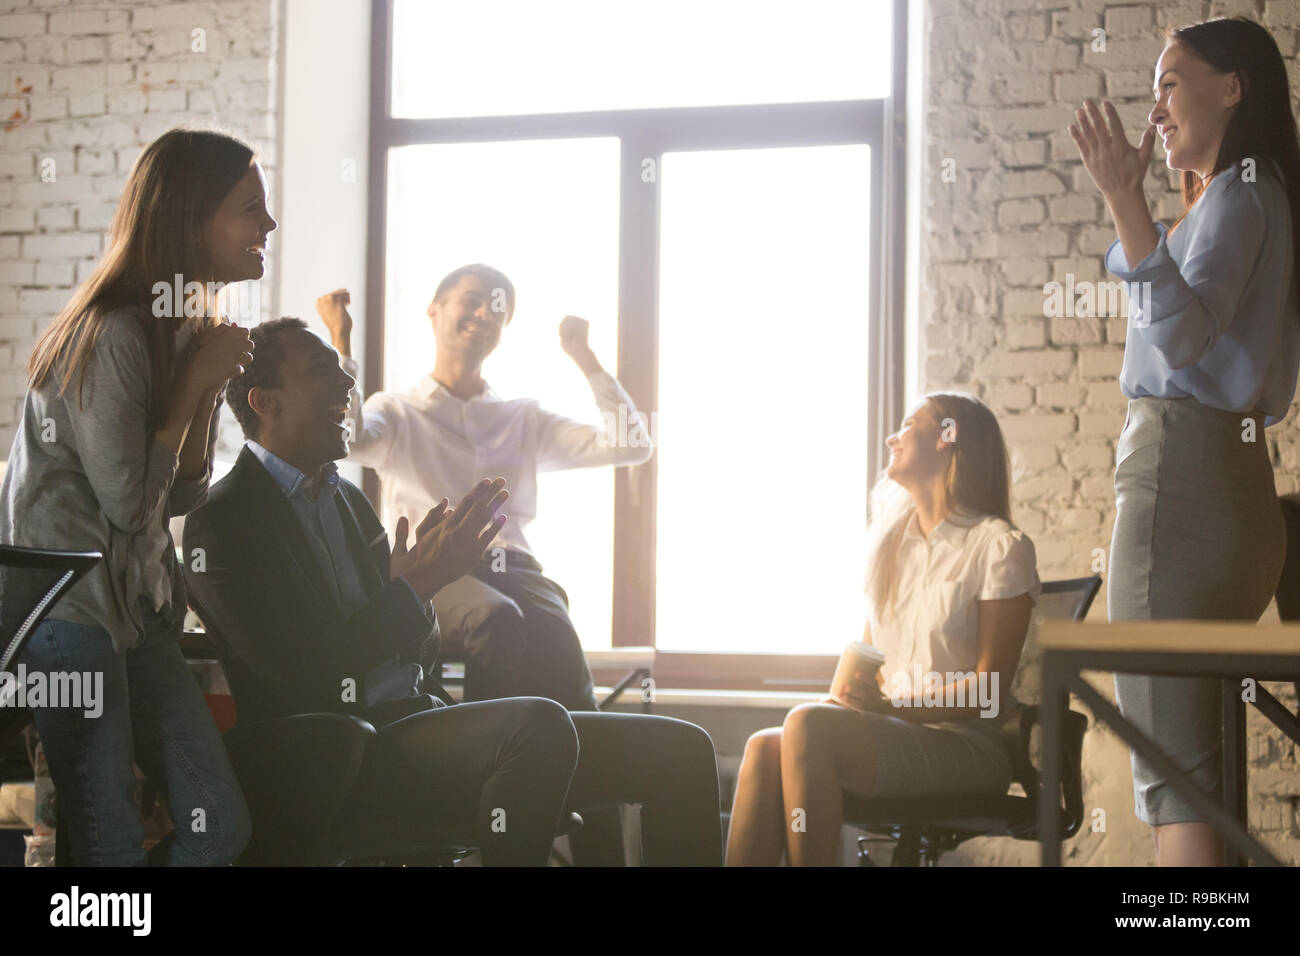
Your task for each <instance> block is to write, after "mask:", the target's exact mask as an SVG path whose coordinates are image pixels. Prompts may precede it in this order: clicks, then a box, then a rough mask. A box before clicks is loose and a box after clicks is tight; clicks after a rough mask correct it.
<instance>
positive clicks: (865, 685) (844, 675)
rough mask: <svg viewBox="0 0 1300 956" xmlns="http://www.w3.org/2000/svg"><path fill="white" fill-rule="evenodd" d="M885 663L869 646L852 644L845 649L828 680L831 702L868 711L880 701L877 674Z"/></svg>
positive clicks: (878, 652)
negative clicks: (831, 676) (832, 675)
mask: <svg viewBox="0 0 1300 956" xmlns="http://www.w3.org/2000/svg"><path fill="white" fill-rule="evenodd" d="M884 663H885V655H884V654H882V653H880V651H878V650H877V649H876V648H874V647H872V646H871V645H870V644H864V643H863V642H862V641H854V642H853V643H851V644H850V645H849V646H848V647H846V648H844V653H843V654H841V655H840V662H839V664H837V665H836V666H835V676H834V677H833V678H831V693H830V696H831V699H832V700H834V701H836V702H837V703H840V704H843V705H844V706H845V707H852V708H853V709H854V710H869V709H870V704H871V702H872V701H877V700H879V699H880V696H881V694H880V685H879V684H878V683H876V673H877V672H878V671H879V670H880V668H881V665H883V664H884Z"/></svg>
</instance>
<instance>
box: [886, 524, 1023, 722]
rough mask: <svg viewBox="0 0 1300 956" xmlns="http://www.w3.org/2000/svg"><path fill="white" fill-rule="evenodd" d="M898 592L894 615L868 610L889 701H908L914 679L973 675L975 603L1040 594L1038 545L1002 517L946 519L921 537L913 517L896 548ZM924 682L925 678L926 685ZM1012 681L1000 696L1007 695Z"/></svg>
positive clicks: (976, 627) (919, 689) (914, 689)
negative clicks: (883, 656)
mask: <svg viewBox="0 0 1300 956" xmlns="http://www.w3.org/2000/svg"><path fill="white" fill-rule="evenodd" d="M897 561H898V563H897V565H896V574H897V577H896V581H897V583H898V590H897V593H896V596H895V599H894V608H893V610H892V611H886V612H885V614H884V615H883V619H882V616H881V615H880V614H878V613H877V610H876V609H875V608H874V607H872V608H871V609H870V611H869V615H870V617H869V620H870V626H871V643H872V644H873V645H875V647H876V648H877V649H879V650H880V651H881V652H882V653H883V654H884V655H885V663H884V665H883V666H882V667H881V674H882V676H883V677H884V679H885V686H884V694H885V696H887V697H890V698H893V699H895V700H898V699H899V698H907V699H908V700H911V699H912V698H913V696H914V695H915V694H921V693H922V691H923V690H924V687H923V686H917V675H918V674H919V675H925V674H927V673H932V672H933V673H937V674H942V675H945V676H944V678H943V681H942V682H943V683H944V684H946V683H948V682H949V681H948V678H947V676H946V675H947V674H949V673H968V672H971V671H974V670H975V664H976V662H977V655H978V642H979V608H978V606H977V605H976V603H975V602H976V601H997V600H1001V599H1003V598H1013V597H1018V596H1019V595H1021V594H1028V595H1030V597H1032V598H1033V599H1034V600H1035V602H1036V601H1037V600H1038V596H1039V594H1041V593H1042V590H1043V589H1042V584H1041V583H1040V582H1039V580H1038V570H1037V558H1036V555H1035V553H1034V543H1033V542H1032V541H1031V540H1030V539H1029V537H1028V536H1027V535H1025V533H1024V532H1022V531H1020V530H1018V529H1016V528H1013V527H1012V526H1011V525H1010V524H1008V523H1007V522H1006V521H1003V520H1002V519H1001V518H997V517H993V516H992V515H987V516H984V517H982V518H971V517H965V516H962V515H955V514H949V516H948V517H947V518H945V519H944V520H943V521H941V522H939V524H938V525H937V526H936V527H935V528H934V529H933V530H932V531H931V532H930V535H929V537H928V538H927V537H924V536H922V534H921V531H920V526H919V522H918V521H917V516H916V513H915V512H913V514H912V517H911V520H910V521H909V522H908V525H907V527H906V529H905V530H904V532H903V535H902V538H901V540H900V541H899V546H898V557H897ZM922 679H924V678H922ZM1010 687H1011V685H1010V681H1006V682H1005V684H1004V685H1003V686H1001V687H1000V688H999V689H1000V690H1001V691H1003V692H1007V691H1009V690H1010Z"/></svg>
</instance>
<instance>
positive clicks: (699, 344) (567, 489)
mask: <svg viewBox="0 0 1300 956" xmlns="http://www.w3.org/2000/svg"><path fill="white" fill-rule="evenodd" d="M905 9H906V3H905V0H874V2H873V0H807V2H805V3H801V4H798V5H797V6H792V5H790V4H788V3H780V2H769V0H712V2H705V3H700V2H698V0H695V2H687V0H662V2H658V3H654V4H635V3H610V2H608V0H547V2H546V3H536V2H532V0H477V2H475V3H464V4H452V3H444V2H429V0H376V5H375V20H374V29H375V43H374V45H373V49H374V50H375V53H376V58H375V63H374V70H373V89H372V103H373V104H374V105H375V107H376V111H375V114H374V115H373V116H372V120H371V140H372V141H371V152H370V156H371V163H370V168H371V169H372V171H373V172H372V175H373V176H374V177H375V179H374V181H373V182H372V184H371V193H370V195H371V197H372V204H371V215H372V217H374V218H376V219H377V221H372V223H371V227H370V236H369V246H370V262H369V268H368V274H369V283H368V287H369V291H370V301H371V303H372V304H371V306H370V308H369V310H368V311H369V314H368V317H367V327H366V343H367V349H366V355H367V366H366V369H365V373H366V387H367V390H370V391H373V390H374V389H375V388H379V387H384V388H407V387H410V385H412V384H414V383H415V382H416V381H417V380H418V379H419V378H420V377H421V376H423V375H425V374H426V373H427V372H428V371H429V369H430V367H431V365H432V355H433V352H432V349H433V346H432V341H431V333H430V330H429V324H428V319H427V318H426V317H425V308H426V306H427V305H428V302H429V299H430V297H431V296H432V294H433V289H434V286H435V285H436V283H437V281H438V278H439V277H440V276H441V275H443V274H444V273H446V272H447V271H449V270H450V269H452V268H454V267H456V266H458V265H461V264H464V263H468V262H474V261H484V262H488V263H491V264H493V265H495V266H497V267H498V268H500V269H502V270H503V271H504V272H505V273H506V274H507V275H509V276H510V277H511V278H512V280H513V281H514V283H515V285H516V287H517V289H518V293H519V306H518V311H517V313H516V316H515V319H514V321H513V322H512V323H511V325H510V326H509V327H508V328H507V329H506V331H505V335H504V337H503V341H502V345H501V346H500V349H499V352H498V354H496V355H494V356H493V357H492V358H491V359H489V361H488V363H487V365H485V369H484V375H485V377H486V378H487V379H488V381H489V382H490V383H491V385H492V386H493V388H494V389H496V390H497V391H498V392H500V393H501V394H502V395H504V396H507V397H524V396H528V397H532V398H536V399H537V400H538V401H539V402H541V403H542V404H543V405H544V406H545V407H547V408H550V409H552V410H554V411H557V412H560V413H562V414H565V415H568V416H570V417H573V418H578V419H585V420H588V421H591V422H593V423H595V422H597V421H598V417H597V410H596V408H595V406H594V403H593V401H592V396H591V392H590V390H589V388H588V387H587V383H586V382H585V380H584V379H583V377H582V375H581V374H580V373H579V372H578V370H577V369H576V368H575V367H574V366H573V364H572V362H571V361H570V360H569V359H568V358H567V357H566V356H565V355H564V354H563V353H562V352H561V350H560V348H559V344H558V340H557V334H556V328H557V326H558V323H559V321H560V319H561V318H562V317H563V316H564V315H565V314H575V315H580V316H582V317H584V318H587V319H589V320H590V321H591V327H592V344H593V346H594V347H595V349H596V351H597V353H598V355H599V357H600V359H601V361H602V362H603V363H604V364H605V366H606V368H607V369H608V370H609V371H611V372H614V373H615V374H616V375H617V376H618V378H619V379H620V381H621V382H622V383H623V385H624V387H625V388H626V389H627V391H628V392H629V394H630V395H631V396H632V398H633V400H634V401H635V402H636V403H637V405H638V406H639V407H640V408H641V409H643V410H644V411H647V412H652V413H654V419H653V422H654V437H655V439H656V441H657V447H656V451H655V456H654V458H652V459H651V461H650V462H649V463H647V464H645V465H642V466H638V467H636V468H631V469H619V470H617V471H616V470H613V469H609V468H603V469H593V470H587V471H576V472H559V473H552V474H547V475H543V476H541V483H540V486H539V488H540V494H539V501H538V506H539V517H538V519H537V521H536V522H535V523H534V524H533V525H532V526H531V527H530V528H529V529H528V535H529V539H530V543H531V544H532V545H533V546H534V548H535V550H536V552H537V555H538V557H539V558H540V560H541V561H542V563H543V564H544V565H545V566H546V568H547V570H548V572H549V573H550V574H551V576H552V577H554V578H555V579H556V580H557V581H559V582H560V584H562V585H563V586H564V588H565V589H566V590H567V591H568V593H569V595H570V599H571V611H572V615H573V618H574V621H575V624H577V626H578V631H579V634H580V635H581V636H582V639H583V644H584V646H585V647H586V648H587V649H588V650H597V649H600V648H610V647H614V648H618V647H621V646H641V645H652V646H653V647H654V648H655V649H656V652H657V654H658V655H659V656H658V657H657V658H656V659H657V661H658V662H659V663H657V664H656V666H657V667H659V666H660V664H662V665H663V670H662V671H661V672H662V673H673V674H677V675H683V674H688V675H689V676H690V679H698V683H697V684H695V685H694V686H714V687H722V686H751V684H750V683H745V682H752V686H775V685H777V684H781V683H782V681H784V684H782V686H794V685H796V684H798V683H799V682H800V681H801V680H803V679H804V678H805V677H806V676H807V675H808V674H810V673H812V672H813V671H815V670H816V669H817V668H820V667H821V666H822V664H821V663H820V662H821V661H823V659H824V657H825V656H827V655H834V654H837V653H838V651H839V650H840V649H841V648H842V647H843V646H844V644H845V643H846V642H847V641H849V640H852V639H854V638H855V637H857V636H858V635H860V633H861V628H862V621H863V610H864V609H863V598H862V581H863V572H864V566H863V557H864V556H863V538H864V529H865V524H866V502H867V488H868V485H869V484H870V482H871V480H872V478H873V477H874V474H875V472H876V470H878V469H879V468H880V467H881V466H882V465H883V462H884V458H885V456H884V449H883V443H884V439H885V436H886V434H887V433H888V431H889V430H890V428H891V427H893V426H896V424H897V421H896V420H897V418H898V416H899V415H900V414H901V401H902V395H901V387H902V374H901V368H897V367H898V366H900V365H901V341H902V335H901V329H902V314H901V312H902V310H901V308H899V307H898V306H897V304H896V301H895V299H896V293H890V291H889V290H890V289H892V288H895V287H896V286H897V283H898V280H899V276H901V264H900V263H901V260H900V259H899V257H898V255H897V250H899V249H900V248H901V246H902V226H901V223H902V216H901V198H900V197H901V195H902V192H903V190H902V185H901V182H896V181H891V179H890V177H891V176H897V175H898V172H897V171H898V170H899V169H900V168H901V162H902V143H903V136H902V132H903V126H902V123H901V121H900V120H899V118H898V117H897V116H896V115H895V113H894V112H893V111H892V108H891V103H892V102H893V100H891V97H894V98H897V97H898V96H899V91H900V89H901V76H902V71H901V69H900V68H899V56H900V54H901V50H902V49H903V43H902V37H903V35H904V30H903V26H902V20H901V19H900V18H899V15H900V14H901V13H902V12H903V11H905ZM891 170H894V172H891ZM891 295H893V296H894V297H895V298H891ZM795 658H799V660H798V661H795ZM692 662H694V663H692ZM792 662H793V663H792ZM801 662H802V663H801ZM692 668H695V670H696V671H697V672H698V673H691V672H692ZM801 668H802V670H800V669H801ZM657 673H660V671H657ZM818 673H820V671H818ZM728 675H730V676H728ZM736 675H743V676H736ZM801 675H802V676H801ZM817 679H818V680H820V679H821V678H817ZM728 681H730V683H728Z"/></svg>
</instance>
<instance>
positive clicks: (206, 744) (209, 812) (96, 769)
mask: <svg viewBox="0 0 1300 956" xmlns="http://www.w3.org/2000/svg"><path fill="white" fill-rule="evenodd" d="M142 609H143V611H144V636H143V637H142V638H141V639H140V642H139V644H137V645H136V646H135V647H134V648H132V649H131V650H129V651H127V652H125V653H123V654H119V653H117V652H116V651H115V650H114V648H113V642H112V640H111V639H110V638H109V635H108V632H107V631H105V630H104V629H103V628H100V627H94V626H91V625H85V624H73V623H71V622H68V621H57V620H49V619H47V620H46V621H45V622H44V623H42V624H41V626H40V627H39V628H37V630H36V632H35V634H33V635H32V638H31V640H30V642H29V643H28V645H27V648H26V650H25V651H24V652H23V657H22V660H23V663H24V664H26V666H27V672H28V674H29V675H30V674H31V672H32V671H37V670H39V671H43V672H45V673H47V674H50V673H54V672H64V673H67V672H74V671H75V672H83V673H85V672H89V673H96V672H98V673H102V674H103V701H102V713H100V714H99V716H98V717H87V716H86V712H85V709H84V708H76V707H61V708H56V707H34V708H32V718H33V721H34V722H35V724H36V730H37V731H38V732H39V733H40V735H41V743H42V744H43V745H44V747H45V754H46V759H47V760H48V761H49V766H50V775H51V777H53V779H54V787H55V791H56V792H57V794H58V801H59V804H58V806H59V810H58V813H59V818H58V826H59V828H60V829H64V828H66V830H67V836H68V838H69V841H70V842H69V846H70V848H71V851H72V859H73V862H74V863H75V864H76V865H77V866H140V865H145V864H149V865H156V866H224V865H226V864H229V863H233V862H234V861H235V859H236V858H237V857H238V856H239V854H240V853H241V852H242V851H243V848H244V846H245V844H246V843H247V842H248V840H249V838H250V836H251V835H252V824H251V822H250V820H249V816H248V808H247V806H246V805H245V803H244V796H243V794H242V793H241V792H240V789H239V784H238V782H237V781H236V779H235V771H234V769H233V768H232V767H231V765H230V759H229V758H228V757H227V756H226V749H225V746H224V744H223V743H222V741H221V735H220V733H218V731H217V727H216V724H214V723H213V722H212V716H211V714H210V713H209V712H208V707H207V704H206V703H205V701H204V699H203V694H202V693H201V692H200V691H199V688H198V685H197V683H196V682H195V680H194V678H193V677H192V676H191V674H190V670H189V666H188V665H187V664H186V662H185V658H184V657H183V656H182V655H181V651H180V647H179V646H178V644H177V642H176V638H177V636H178V635H179V633H180V622H179V621H178V620H177V619H176V618H175V617H174V616H172V614H171V612H170V610H165V611H164V614H162V615H160V614H158V613H156V612H154V610H153V609H152V608H151V607H147V606H145V605H144V603H143V602H142ZM29 679H30V678H29ZM137 763H138V764H139V765H140V769H141V770H143V771H144V774H145V777H146V778H147V779H148V780H149V782H150V783H152V784H153V785H154V787H155V788H156V789H157V790H158V792H159V794H160V795H161V796H162V797H163V799H164V800H165V801H166V803H167V810H168V812H169V813H170V815H171V818H172V820H173V822H174V824H175V828H174V829H173V830H172V832H171V833H169V834H168V835H167V837H166V838H165V839H163V840H162V841H161V842H159V843H158V844H157V845H156V846H154V847H153V849H151V850H150V851H149V852H148V854H146V853H145V851H144V848H143V846H142V844H143V840H144V825H143V821H142V820H141V819H140V811H139V809H138V808H137V806H136V802H135V769H134V765H135V764H137Z"/></svg>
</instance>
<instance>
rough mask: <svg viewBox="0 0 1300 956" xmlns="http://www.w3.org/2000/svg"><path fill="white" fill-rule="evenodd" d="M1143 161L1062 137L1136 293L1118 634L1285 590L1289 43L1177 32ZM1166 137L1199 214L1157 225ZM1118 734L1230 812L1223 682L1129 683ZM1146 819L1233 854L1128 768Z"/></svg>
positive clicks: (1107, 120)
mask: <svg viewBox="0 0 1300 956" xmlns="http://www.w3.org/2000/svg"><path fill="white" fill-rule="evenodd" d="M1153 94H1154V96H1155V106H1154V108H1153V109H1152V110H1151V113H1150V116H1149V117H1148V118H1149V120H1150V123H1151V126H1149V127H1148V128H1147V129H1146V131H1145V132H1144V133H1143V135H1142V139H1141V142H1140V144H1139V145H1138V147H1137V148H1134V147H1132V146H1130V145H1129V143H1128V139H1127V137H1126V136H1125V133H1124V128H1123V125H1122V123H1121V122H1120V119H1119V116H1118V114H1117V113H1116V111H1115V108H1114V107H1113V106H1112V105H1111V104H1109V103H1106V104H1105V113H1104V114H1103V112H1102V110H1101V109H1100V108H1099V107H1098V106H1097V104H1096V103H1094V102H1092V101H1087V102H1085V108H1084V109H1081V110H1079V111H1078V113H1077V114H1076V119H1077V125H1071V126H1070V127H1069V132H1070V135H1071V136H1072V137H1073V139H1074V142H1075V145H1076V146H1077V147H1078V149H1079V154H1080V156H1081V157H1082V159H1083V164H1084V167H1085V168H1086V169H1087V170H1088V173H1089V174H1090V175H1091V176H1092V179H1093V181H1094V182H1095V183H1096V184H1097V187H1098V188H1099V189H1100V190H1101V193H1102V195H1103V197H1104V198H1105V200H1106V204H1107V206H1108V207H1109V209H1110V213H1111V217H1112V219H1113V220H1114V222H1115V230H1116V232H1117V233H1118V234H1119V238H1118V239H1117V240H1116V241H1115V243H1114V244H1112V245H1111V247H1110V250H1109V251H1108V253H1107V255H1106V266H1107V268H1108V269H1109V270H1110V271H1111V272H1112V273H1114V274H1115V275H1117V276H1119V277H1120V278H1122V279H1125V280H1127V281H1128V282H1130V283H1136V284H1137V285H1130V288H1133V289H1135V290H1137V294H1136V301H1135V302H1133V303H1131V304H1130V309H1129V325H1128V336H1127V340H1126V343H1125V346H1124V368H1123V371H1122V372H1121V374H1120V387H1121V388H1122V389H1123V392H1124V394H1125V395H1126V396H1128V398H1129V405H1128V417H1127V419H1126V420H1125V423H1124V430H1123V432H1122V433H1121V434H1120V437H1119V441H1118V443H1117V446H1116V469H1115V506H1116V515H1115V529H1114V535H1113V538H1112V541H1111V554H1110V573H1109V575H1108V579H1107V595H1108V598H1107V599H1108V604H1109V611H1110V619H1111V620H1112V621H1131V620H1156V619H1162V618H1163V619H1171V618H1172V619H1209V620H1214V619H1218V620H1244V621H1255V620H1258V619H1259V616H1260V615H1261V614H1262V613H1263V612H1264V609H1265V608H1266V607H1267V606H1268V603H1269V600H1270V599H1271V597H1272V595H1273V592H1274V589H1275V588H1276V587H1277V583H1278V579H1279V577H1280V575H1281V570H1282V560H1283V557H1284V554H1285V550H1286V531H1285V526H1284V525H1283V521H1282V514H1281V509H1280V507H1279V505H1278V500H1277V493H1276V490H1275V487H1274V484H1273V466H1272V463H1271V462H1270V461H1269V454H1268V444H1267V441H1266V440H1265V437H1264V428H1265V427H1266V426H1269V425H1275V424H1277V423H1278V422H1280V421H1281V420H1282V419H1283V418H1284V417H1285V415H1286V413H1287V409H1288V407H1289V406H1290V404H1291V399H1292V397H1293V396H1294V394H1295V386H1296V373H1297V367H1298V366H1300V326H1298V325H1297V323H1298V322H1300V314H1298V311H1297V292H1296V281H1297V276H1298V275H1300V263H1298V262H1297V249H1296V245H1295V241H1294V235H1295V232H1296V224H1297V222H1300V139H1298V138H1297V134H1296V121H1295V117H1294V115H1293V113H1292V109H1291V91H1290V87H1289V84H1288V82H1287V73H1286V68H1285V66H1284V65H1283V62H1282V56H1281V54H1280V53H1279V52H1278V48H1277V44H1276V43H1275V42H1274V40H1273V38H1272V36H1270V35H1269V33H1268V31H1267V30H1265V29H1264V28H1263V27H1261V26H1260V25H1259V24H1257V23H1254V22H1253V21H1251V20H1248V19H1246V18H1244V17H1236V18H1233V19H1218V20H1209V21H1206V22H1204V23H1197V24H1195V25H1192V26H1188V27H1184V28H1182V29H1179V30H1172V31H1170V33H1169V35H1168V42H1167V43H1166V45H1165V48H1164V50H1163V51H1162V53H1161V54H1160V59H1159V60H1158V61H1157V63H1156V67H1155V85H1154V88H1153ZM1157 132H1158V133H1159V134H1160V135H1161V137H1162V138H1163V141H1164V148H1165V152H1166V153H1167V159H1166V163H1167V165H1168V166H1169V168H1170V169H1176V170H1181V171H1182V173H1183V176H1182V185H1183V199H1184V203H1185V206H1186V212H1185V213H1184V214H1183V216H1182V218H1181V219H1180V220H1179V221H1178V222H1177V223H1176V224H1175V226H1174V228H1173V229H1172V230H1168V231H1166V229H1165V227H1164V226H1163V225H1162V224H1159V223H1155V222H1153V221H1152V219H1151V214H1150V212H1149V210H1148V208H1147V202H1146V196H1145V194H1144V192H1143V187H1142V181H1143V178H1144V177H1145V175H1146V172H1147V166H1148V164H1149V161H1150V158H1151V151H1152V148H1153V147H1154V145H1155V136H1156V134H1157ZM1115 692H1116V698H1117V700H1118V702H1119V707H1120V710H1121V712H1122V713H1123V714H1124V716H1125V717H1126V718H1127V719H1129V720H1130V721H1132V722H1133V723H1134V724H1135V725H1136V726H1137V727H1138V728H1139V729H1140V730H1142V731H1143V733H1144V734H1146V736H1148V737H1149V738H1151V739H1152V740H1153V741H1154V742H1155V743H1156V744H1157V745H1158V746H1160V747H1161V748H1162V749H1163V750H1165V751H1166V752H1167V753H1169V754H1170V756H1171V757H1172V758H1173V759H1174V762H1175V764H1176V765H1177V766H1178V767H1179V769H1181V770H1182V771H1184V772H1185V773H1187V774H1189V775H1190V776H1191V777H1192V778H1193V779H1194V780H1195V781H1196V783H1197V784H1198V785H1199V786H1200V787H1201V788H1202V789H1203V790H1205V791H1206V792H1207V793H1208V794H1209V795H1210V796H1211V797H1212V798H1214V799H1216V800H1222V794H1223V780H1222V762H1221V761H1222V755H1221V751H1222V708H1221V702H1220V697H1219V682H1218V681H1216V680H1212V679H1189V678H1174V677H1156V676H1148V675H1132V674H1125V675H1117V676H1116V678H1115ZM1132 765H1133V792H1134V800H1135V804H1136V812H1137V815H1138V817H1139V818H1140V819H1142V820H1143V821H1144V822H1146V823H1149V824H1151V825H1152V826H1153V827H1154V828H1155V842H1156V857H1157V860H1158V862H1159V863H1160V865H1162V866H1167V865H1174V866H1178V865H1183V866H1197V865H1200V866H1217V865H1221V864H1222V863H1223V842H1222V838H1221V837H1220V836H1219V835H1218V834H1217V833H1216V832H1215V831H1214V830H1213V828H1212V827H1211V826H1210V825H1209V824H1208V823H1206V822H1205V821H1203V820H1202V819H1200V815H1199V814H1198V813H1197V812H1196V810H1195V809H1194V808H1193V807H1192V805H1191V804H1190V803H1189V802H1188V801H1187V800H1186V799H1185V798H1184V797H1183V796H1182V795H1181V794H1180V793H1178V792H1177V791H1176V790H1175V789H1174V788H1173V786H1172V784H1171V783H1170V781H1169V780H1167V779H1165V778H1164V777H1163V776H1162V775H1161V774H1160V773H1159V772H1157V771H1156V770H1155V768H1153V767H1151V766H1150V765H1149V764H1148V763H1147V762H1146V761H1145V760H1143V759H1141V758H1139V757H1138V756H1137V755H1136V754H1133V756H1132Z"/></svg>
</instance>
